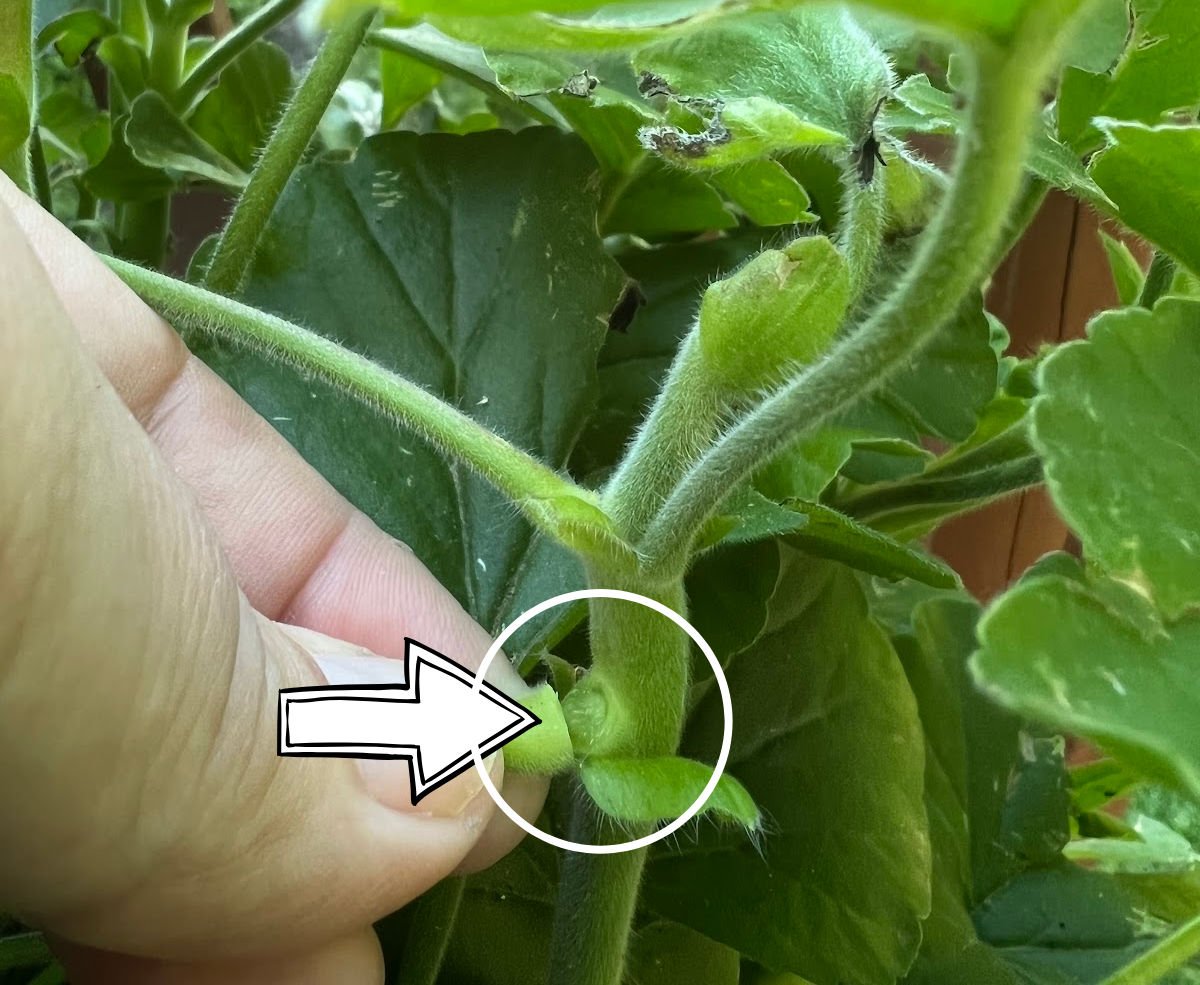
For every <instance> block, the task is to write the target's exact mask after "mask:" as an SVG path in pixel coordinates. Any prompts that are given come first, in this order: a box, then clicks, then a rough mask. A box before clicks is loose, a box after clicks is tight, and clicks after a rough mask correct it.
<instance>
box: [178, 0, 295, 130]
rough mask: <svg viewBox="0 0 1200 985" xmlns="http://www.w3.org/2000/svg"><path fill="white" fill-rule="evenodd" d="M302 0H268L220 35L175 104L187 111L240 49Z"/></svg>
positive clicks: (183, 111) (186, 79) (181, 109)
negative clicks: (269, 0) (222, 35)
mask: <svg viewBox="0 0 1200 985" xmlns="http://www.w3.org/2000/svg"><path fill="white" fill-rule="evenodd" d="M303 2H304V0H271V2H270V3H267V4H265V5H263V6H262V7H259V8H258V10H256V11H255V12H254V13H252V14H251V15H250V16H249V17H247V18H246V19H245V20H244V21H242V22H241V23H240V24H239V25H238V26H237V27H235V28H234V29H233V30H232V31H230V32H229V33H228V34H226V35H225V37H223V38H221V40H220V41H218V42H217V43H216V44H214V45H213V46H212V47H211V48H209V49H208V51H206V52H205V53H204V57H202V58H201V59H200V61H198V62H197V63H196V65H195V66H194V67H193V68H192V70H191V72H189V73H188V75H187V78H185V79H184V80H183V84H182V85H181V86H180V87H179V92H178V93H177V94H176V96H175V105H176V106H177V107H178V108H179V110H180V112H182V113H187V112H188V111H189V110H190V109H191V108H192V106H193V105H195V103H196V102H197V101H198V100H199V98H200V96H201V95H202V94H203V92H204V87H205V86H207V85H208V84H209V83H210V82H212V81H213V80H214V79H215V78H217V77H218V76H219V75H220V74H221V73H222V72H223V71H225V69H226V68H228V67H229V66H230V65H231V64H232V63H233V61H234V60H235V59H236V58H237V57H238V55H240V54H241V53H242V52H243V51H245V50H246V49H247V48H249V47H250V46H251V45H252V44H254V42H255V41H257V40H258V39H259V38H261V37H262V36H263V35H264V34H266V33H267V32H268V31H269V30H271V28H273V27H275V25H277V24H278V23H279V22H280V21H282V20H283V19H284V18H285V17H287V16H288V15H289V14H291V13H292V11H294V10H295V9H296V8H297V7H299V6H300V4H301V3H303Z"/></svg>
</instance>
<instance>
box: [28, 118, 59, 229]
mask: <svg viewBox="0 0 1200 985" xmlns="http://www.w3.org/2000/svg"><path fill="white" fill-rule="evenodd" d="M29 175H30V183H31V184H32V185H33V196H34V198H36V199H37V200H38V204H39V205H40V206H41V207H42V208H43V209H45V210H46V211H47V212H51V213H52V212H53V211H54V205H53V198H52V196H51V192H50V172H49V171H47V170H46V149H45V148H44V147H43V146H42V135H41V134H40V133H39V132H38V126H37V121H36V120H34V123H33V127H32V128H31V129H30V131H29Z"/></svg>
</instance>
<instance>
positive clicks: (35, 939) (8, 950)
mask: <svg viewBox="0 0 1200 985" xmlns="http://www.w3.org/2000/svg"><path fill="white" fill-rule="evenodd" d="M53 960H54V955H53V954H51V953H50V948H49V946H47V944H46V938H45V937H43V936H42V935H41V934H33V933H29V934H14V935H12V936H11V937H0V971H7V970H8V969H10V968H31V967H34V966H35V965H42V964H47V963H48V962H50V961H53Z"/></svg>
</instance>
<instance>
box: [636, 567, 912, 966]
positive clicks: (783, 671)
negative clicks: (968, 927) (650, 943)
mask: <svg viewBox="0 0 1200 985" xmlns="http://www.w3.org/2000/svg"><path fill="white" fill-rule="evenodd" d="M780 551H781V556H782V558H783V565H784V572H783V574H782V576H781V578H780V581H779V586H778V588H777V590H776V592H775V595H774V597H773V598H772V601H771V610H770V622H769V624H768V626H767V629H766V631H765V632H764V633H763V635H762V636H761V637H760V638H759V640H758V641H757V642H756V643H754V644H753V645H752V646H750V647H749V648H748V649H746V650H745V651H744V652H743V653H741V654H740V655H738V656H736V657H734V659H733V660H732V661H730V664H729V668H728V671H727V675H728V678H729V684H730V689H731V691H732V693H733V705H734V709H733V718H734V721H735V722H736V723H737V725H736V727H735V729H734V738H733V750H732V755H731V757H730V761H729V768H730V770H731V771H732V772H733V773H735V774H736V775H737V776H738V778H739V779H740V780H741V781H742V782H743V784H744V785H745V787H746V789H747V790H748V791H749V793H750V795H751V796H752V797H753V798H754V801H755V803H757V804H758V805H759V807H760V809H761V810H762V812H763V815H764V818H765V829H766V833H765V835H764V840H763V844H762V846H761V849H757V848H755V846H753V845H751V844H748V843H746V841H745V840H744V838H742V837H740V836H739V837H736V838H735V837H732V836H722V835H721V833H720V832H714V831H709V830H705V829H701V831H700V832H699V833H698V835H697V841H696V843H695V844H694V845H691V844H681V845H679V846H677V847H676V849H675V851H673V852H667V851H664V852H661V853H660V854H659V855H658V856H657V857H655V858H654V859H652V861H651V863H650V865H649V867H648V870H647V876H646V884H645V890H644V898H645V901H646V903H647V905H648V906H650V907H651V908H652V909H654V910H655V911H656V912H658V913H660V914H662V915H664V916H667V917H670V918H671V919H673V920H677V921H679V922H681V923H686V924H687V925H688V926H690V927H693V928H694V929H696V930H698V931H700V932H701V933H703V934H705V935H707V936H710V937H712V938H713V939H714V940H718V941H721V942H723V943H725V944H728V945H729V946H730V947H733V948H736V949H737V950H739V951H741V952H742V953H743V954H744V955H746V956H747V957H750V958H753V959H754V960H756V961H759V962H761V963H763V964H765V965H767V966H769V967H772V968H777V969H780V970H785V969H786V970H789V971H793V972H795V973H797V974H800V975H803V976H804V977H805V978H807V979H809V980H811V981H812V982H813V983H815V985H834V983H837V982H844V981H854V982H861V983H864V985H876V983H879V985H884V983H888V985H890V983H891V982H893V981H894V980H895V979H896V977H897V976H898V975H900V974H901V973H902V972H903V971H904V970H905V969H906V968H907V967H908V966H909V964H910V963H911V961H912V958H913V956H914V954H915V953H916V949H917V946H918V943H919V941H920V924H921V921H922V920H923V919H924V917H925V916H926V914H927V913H928V912H929V891H930V890H929V871H930V870H929V867H930V858H929V840H928V827H927V822H926V818H925V809H924V805H923V803H922V796H921V791H922V774H923V764H924V757H923V754H922V748H921V729H920V724H919V722H918V720H917V710H916V705H915V702H914V701H913V698H912V693H911V691H910V690H909V687H908V685H907V683H906V681H905V679H904V673H903V670H902V668H901V667H900V665H899V662H898V661H897V659H896V656H895V654H894V652H893V651H892V648H891V646H890V644H889V643H888V640H887V638H886V636H884V634H883V633H882V632H881V631H880V630H879V628H878V627H877V626H875V624H874V623H873V622H872V621H871V620H870V617H869V616H868V614H867V609H866V603H865V601H864V598H863V595H862V591H861V589H860V588H859V586H858V583H857V581H856V579H855V577H854V576H853V575H852V574H851V573H850V572H849V571H847V570H846V569H845V568H842V567H839V566H838V565H834V564H821V563H814V562H812V561H811V560H809V559H807V558H805V557H804V556H803V555H801V554H799V553H797V552H795V551H793V550H791V549H790V548H787V547H781V548H780ZM722 726H723V715H722V714H721V709H720V703H719V701H717V700H716V694H715V693H714V692H710V693H708V694H706V696H705V697H704V699H703V700H702V701H701V702H700V703H699V704H698V705H697V707H696V708H695V710H694V712H693V714H692V717H691V720H690V723H689V725H688V729H687V733H686V735H685V738H684V744H683V752H684V754H685V755H689V756H693V757H695V758H699V759H705V758H708V757H711V756H712V754H713V752H714V751H715V749H716V748H717V745H718V743H719V739H720V735H721V729H722ZM881 737H886V740H884V741H881Z"/></svg>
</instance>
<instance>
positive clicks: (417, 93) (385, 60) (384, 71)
mask: <svg viewBox="0 0 1200 985" xmlns="http://www.w3.org/2000/svg"><path fill="white" fill-rule="evenodd" d="M441 80H442V73H441V71H439V70H438V69H437V68H435V67H434V66H432V65H427V64H425V63H424V62H421V61H418V60H417V59H416V58H413V57H411V56H409V55H404V54H401V53H400V52H398V51H388V50H387V49H383V48H381V49H380V51H379V91H380V95H381V96H382V97H383V110H382V117H381V120H380V122H381V123H382V125H383V127H384V129H391V128H393V127H395V126H396V124H397V123H399V122H400V120H401V119H403V117H404V115H405V114H406V113H407V112H408V111H409V110H410V109H412V108H413V107H414V106H416V105H418V104H419V103H420V102H421V101H422V100H424V99H425V98H426V97H427V96H428V95H429V94H430V93H431V92H433V90H434V88H436V86H437V84H438V83H439V82H441Z"/></svg>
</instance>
